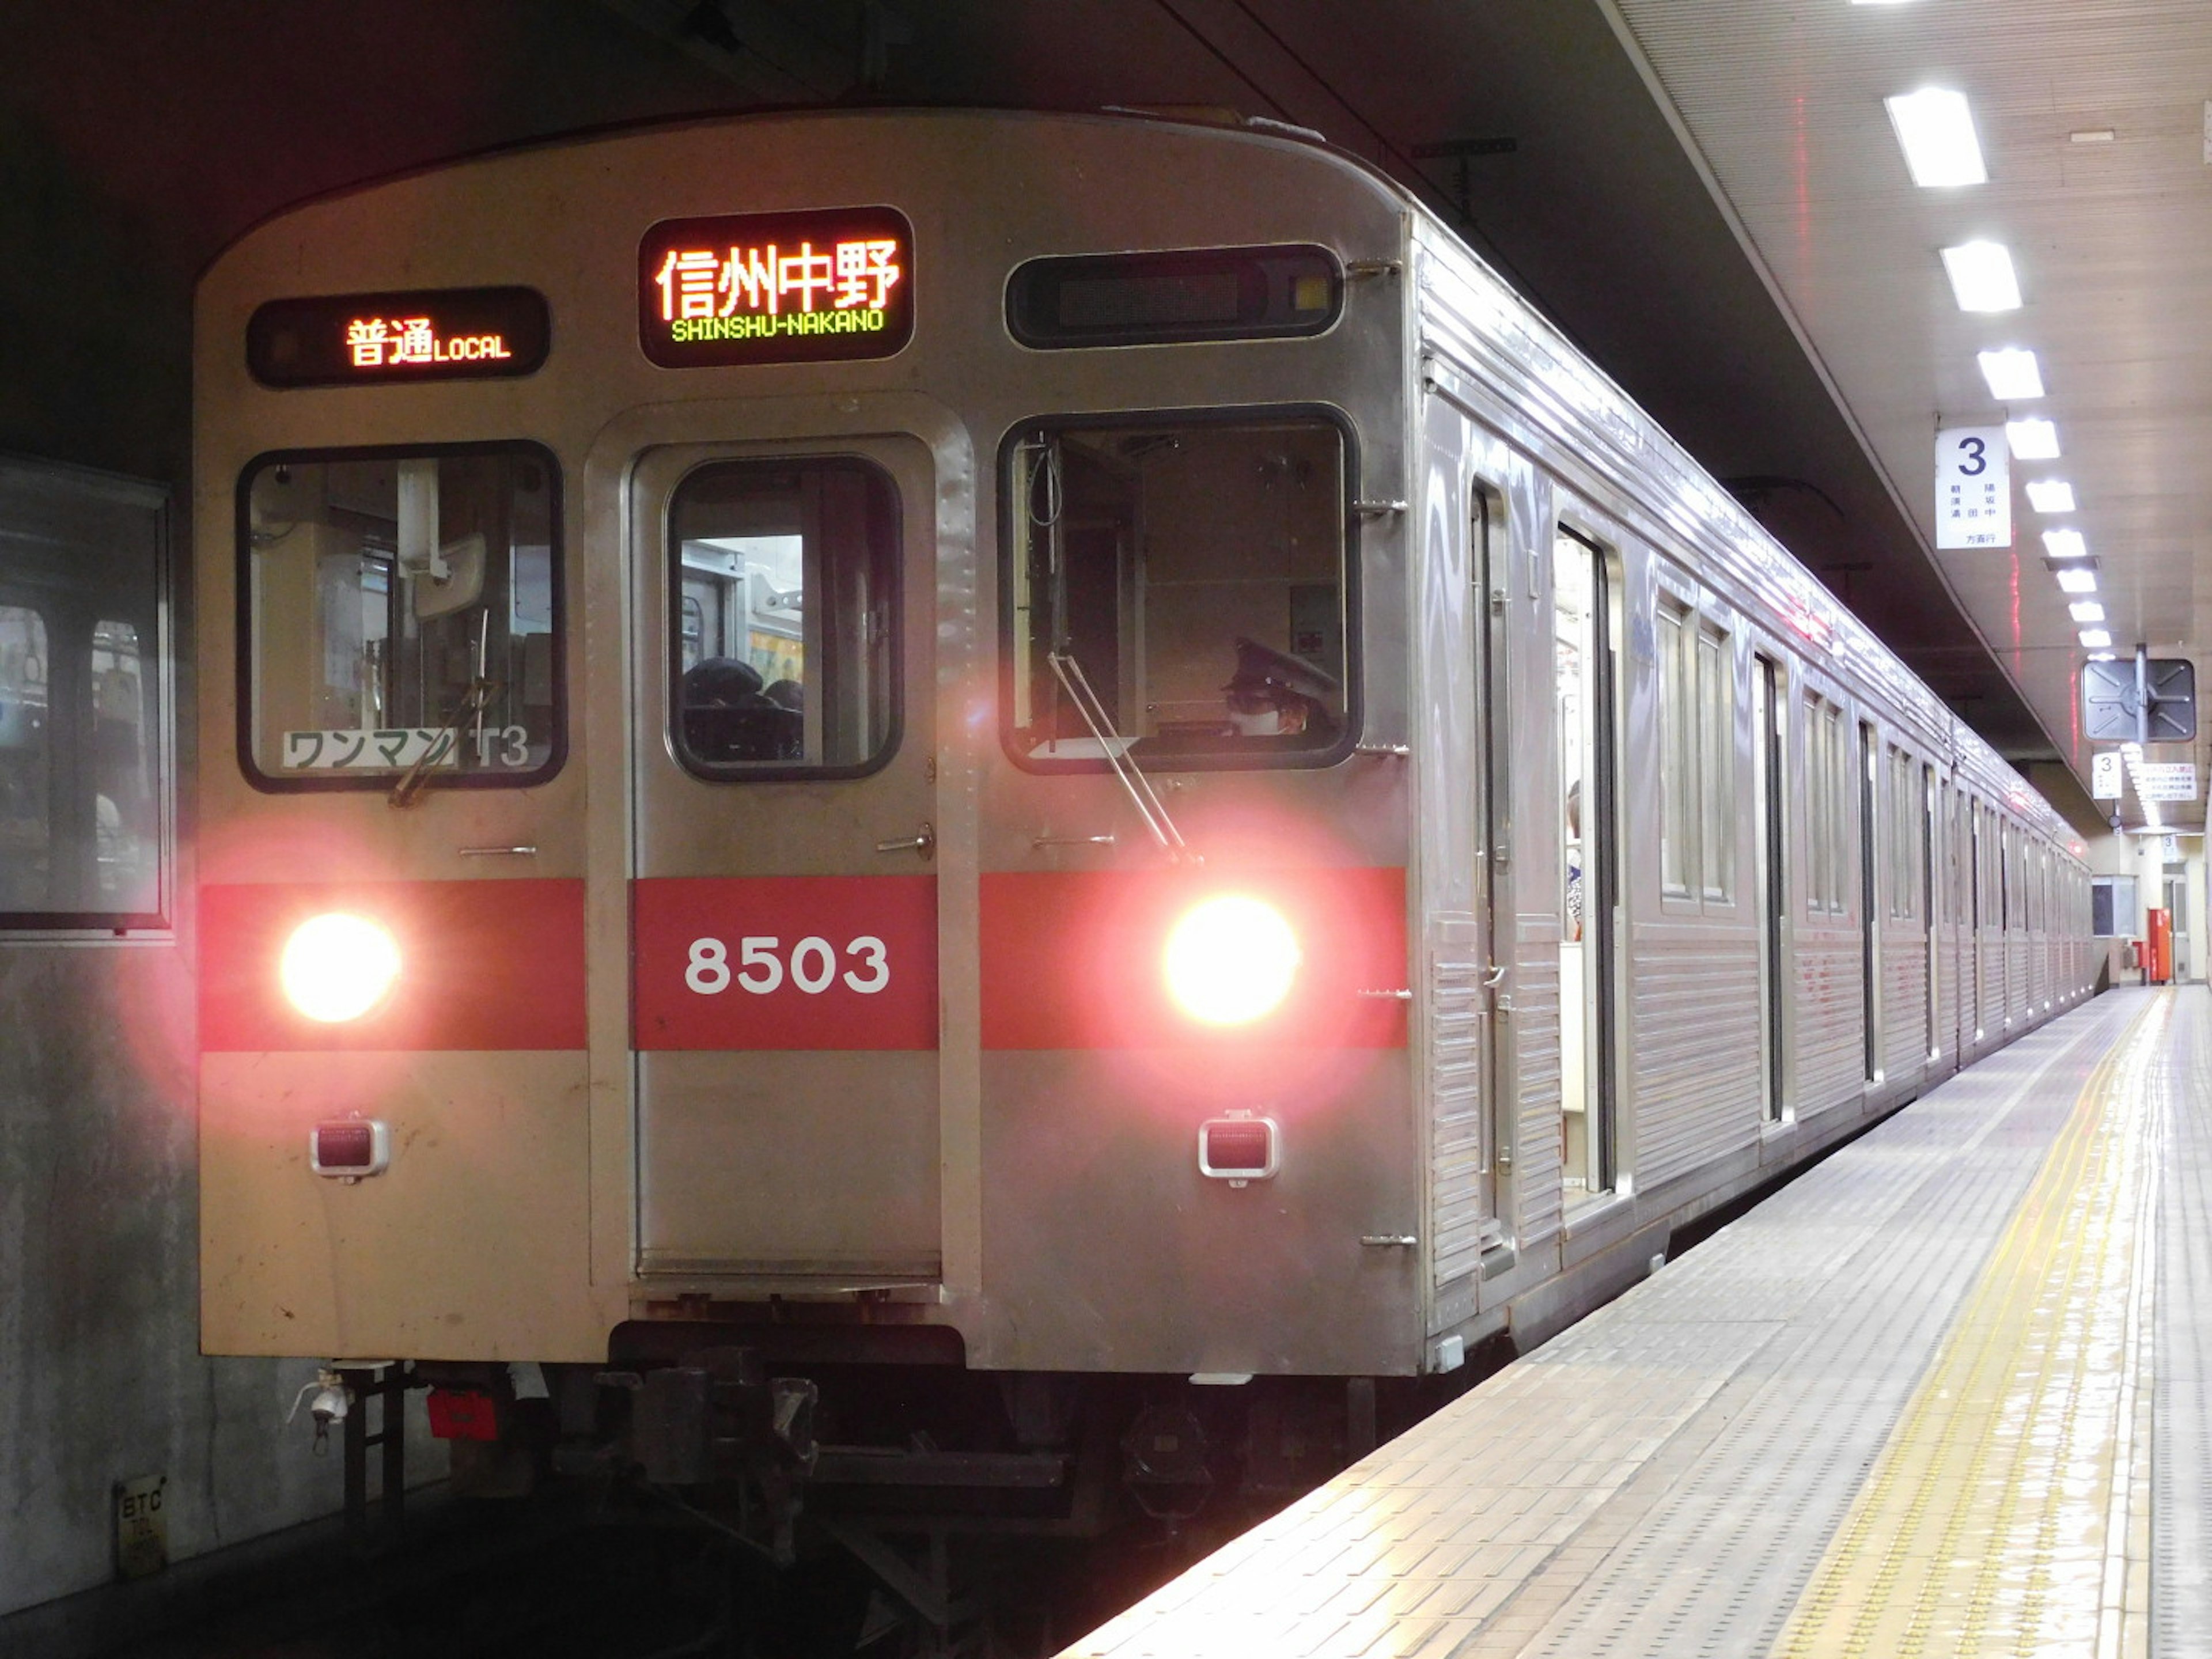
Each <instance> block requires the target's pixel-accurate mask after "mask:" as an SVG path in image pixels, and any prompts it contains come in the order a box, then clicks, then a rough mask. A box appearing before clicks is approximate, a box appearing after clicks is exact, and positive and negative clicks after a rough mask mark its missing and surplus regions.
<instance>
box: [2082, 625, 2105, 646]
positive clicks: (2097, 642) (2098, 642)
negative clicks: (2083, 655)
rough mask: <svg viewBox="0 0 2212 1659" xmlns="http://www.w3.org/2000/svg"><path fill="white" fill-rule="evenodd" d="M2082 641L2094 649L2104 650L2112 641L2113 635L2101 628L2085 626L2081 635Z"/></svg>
mask: <svg viewBox="0 0 2212 1659" xmlns="http://www.w3.org/2000/svg"><path fill="white" fill-rule="evenodd" d="M2079 637H2080V639H2081V643H2082V644H2083V645H2085V646H2087V647H2088V648H2089V649H2090V650H2092V651H2103V650H2106V649H2107V648H2108V647H2110V646H2111V645H2112V635H2110V634H2107V633H2106V631H2105V630H2104V629H2101V628H2085V629H2082V630H2081V635H2080V636H2079Z"/></svg>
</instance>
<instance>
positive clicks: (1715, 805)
mask: <svg viewBox="0 0 2212 1659" xmlns="http://www.w3.org/2000/svg"><path fill="white" fill-rule="evenodd" d="M1698 708H1699V720H1700V723H1701V725H1702V726H1703V731H1702V732H1701V733H1700V736H1699V744H1698V750H1699V755H1698V758H1699V773H1698V783H1699V790H1698V796H1699V816H1700V818H1701V822H1700V823H1699V835H1698V845H1699V857H1700V859H1701V860H1702V862H1703V866H1704V886H1705V897H1706V898H1708V899H1717V900H1723V901H1724V900H1726V899H1727V897H1728V896H1729V890H1730V889H1731V888H1732V887H1733V886H1734V885H1735V883H1734V880H1733V872H1734V871H1735V656H1734V653H1732V652H1731V651H1730V650H1729V636H1728V635H1726V634H1724V633H1723V632H1721V631H1720V630H1719V629H1716V628H1710V627H1707V628H1700V629H1699V630H1698Z"/></svg>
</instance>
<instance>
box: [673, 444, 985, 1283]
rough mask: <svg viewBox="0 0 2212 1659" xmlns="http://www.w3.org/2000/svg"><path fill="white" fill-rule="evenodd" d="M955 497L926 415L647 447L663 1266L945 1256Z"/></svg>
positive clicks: (849, 1269)
mask: <svg viewBox="0 0 2212 1659" xmlns="http://www.w3.org/2000/svg"><path fill="white" fill-rule="evenodd" d="M933 499H934V491H933V469H932V467H931V464H930V457H929V452H928V451H927V448H926V447H924V446H923V445H922V444H921V442H920V441H916V440H914V439H910V438H906V437H899V436H892V437H872V438H857V439H855V438H837V439H834V440H825V441H822V442H821V443H819V444H812V445H809V444H794V443H777V444H774V445H741V444H728V445H717V446H681V447H665V448H662V449H658V450H653V451H651V452H648V453H647V454H646V455H645V456H644V457H642V458H641V460H640V461H639V463H638V465H637V467H636V470H635V475H634V480H633V489H632V496H631V500H632V506H631V514H630V543H631V548H632V554H633V559H634V566H633V569H634V575H635V581H634V585H633V589H632V592H633V594H634V597H635V603H636V605H637V624H636V625H637V635H638V643H639V647H640V648H639V649H638V650H637V652H636V653H635V660H636V663H637V669H636V672H635V677H634V679H633V684H632V697H633V720H634V724H635V753H636V754H637V756H638V757H639V759H638V763H637V764H638V771H637V779H636V788H637V794H636V821H635V878H636V887H635V909H634V923H633V925H634V928H635V940H634V945H635V951H634V955H635V969H634V971H635V985H634V987H633V1007H634V1019H635V1030H634V1036H633V1042H634V1043H635V1047H636V1048H637V1050H638V1055H637V1062H638V1064H637V1076H638V1089H639V1097H638V1118H637V1125H638V1230H639V1237H638V1244H639V1268H640V1272H641V1275H643V1276H644V1277H645V1278H647V1279H648V1280H651V1279H656V1278H657V1279H663V1280H664V1281H665V1280H667V1279H687V1280H697V1279H709V1280H711V1279H731V1278H740V1279H762V1278H766V1279H773V1280H779V1281H789V1280H796V1281H799V1282H802V1283H805V1282H815V1283H822V1284H824V1285H827V1284H831V1283H834V1284H836V1285H842V1286H848V1287H849V1286H850V1285H854V1284H856V1283H857V1284H866V1285H882V1284H896V1283H908V1282H927V1281H928V1280H931V1279H935V1278H937V1277H938V1275H939V1271H940V1261H941V1257H940V1251H939V1206H938V1191H939V1188H938V1163H939V1140H938V1072H937V1055H936V1053H935V1050H936V1048H937V1042H938V996H937V882H936V877H935V874H934V871H935V865H934V863H933V856H932V855H933V851H934V842H933V830H932V829H931V827H930V826H931V823H932V820H933V817H935V812H934V809H933V798H934V793H935V779H934V769H933V760H932V757H933V735H934V734H933V653H932V650H931V641H932V634H933V629H932V625H931V618H932V616H933V601H934V597H935V596H934V572H935V538H934V536H933V514H932V503H933Z"/></svg>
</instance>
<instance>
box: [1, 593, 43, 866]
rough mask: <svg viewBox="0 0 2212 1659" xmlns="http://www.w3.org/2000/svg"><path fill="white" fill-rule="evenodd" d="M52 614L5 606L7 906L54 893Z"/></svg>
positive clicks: (3, 830)
mask: <svg viewBox="0 0 2212 1659" xmlns="http://www.w3.org/2000/svg"><path fill="white" fill-rule="evenodd" d="M52 659H53V655H52V650H51V649H50V648H49V647H48V644H47V641H46V618H45V617H42V616H40V614H39V612H38V611H35V610H33V608H32V607H30V606H29V605H0V836H5V837H6V838H7V846H8V848H9V856H8V857H7V858H5V859H0V909H5V910H30V909H35V908H38V906H39V903H40V901H41V900H42V899H43V898H44V897H45V896H46V859H47V825H48V823H49V821H50V819H51V817H52V810H53V809H52V797H53V777H54V750H53V733H52V722H51V720H50V719H49V710H48V699H47V688H46V665H47V664H48V663H49V662H51V661H52Z"/></svg>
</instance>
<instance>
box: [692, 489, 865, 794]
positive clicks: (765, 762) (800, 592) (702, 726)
mask: <svg viewBox="0 0 2212 1659" xmlns="http://www.w3.org/2000/svg"><path fill="white" fill-rule="evenodd" d="M668 562H669V590H670V595H671V618H670V621H671V629H672V633H673V637H672V639H671V650H670V653H669V668H670V671H671V681H672V684H671V687H670V699H671V708H672V709H673V710H674V720H673V724H672V728H671V738H673V740H674V743H675V747H676V752H677V755H678V757H679V758H680V759H681V760H682V761H683V763H684V765H685V767H687V768H688V769H690V770H691V771H692V772H694V773H696V774H697V775H699V776H701V777H708V778H725V779H740V778H753V779H759V778H770V777H789V776H793V775H805V776H832V777H838V776H842V777H854V776H858V775H860V774H862V773H864V772H866V771H869V770H871V769H873V768H874V767H876V766H878V765H880V764H882V763H883V762H884V760H886V759H887V758H889V757H890V751H891V746H892V744H893V742H894V741H895V739H896V714H897V707H898V702H897V687H898V663H899V653H898V629H897V625H896V623H897V617H898V568H899V520H898V496H897V491H896V488H895V487H894V486H893V484H892V483H891V481H890V477H888V476H887V475H886V474H885V473H884V471H883V470H882V469H881V468H880V467H878V466H876V465H873V464H872V462H868V461H864V460H861V459H859V458H857V457H854V456H850V455H832V456H810V457H804V458H778V459H768V460H732V461H717V462H714V463H712V464H711V465H706V466H702V467H700V468H699V469H697V470H696V471H693V472H691V473H690V474H689V475H687V476H686V477H684V481H683V482H682V483H679V484H678V486H677V488H676V493H675V496H674V498H673V500H672V501H671V502H670V505H669V509H668Z"/></svg>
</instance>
